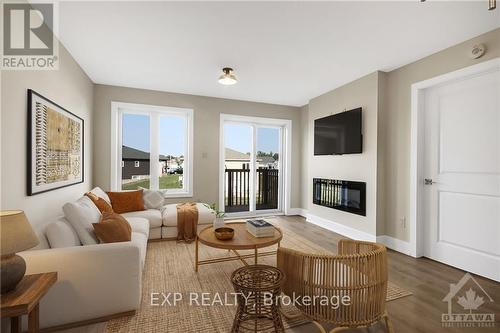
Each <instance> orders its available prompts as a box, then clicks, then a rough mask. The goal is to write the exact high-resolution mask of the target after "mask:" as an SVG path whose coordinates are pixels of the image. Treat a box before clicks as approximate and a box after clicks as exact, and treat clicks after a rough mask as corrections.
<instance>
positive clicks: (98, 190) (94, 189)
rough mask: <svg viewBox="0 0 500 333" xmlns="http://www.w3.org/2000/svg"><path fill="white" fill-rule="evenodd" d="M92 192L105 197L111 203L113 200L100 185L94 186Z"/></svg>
mask: <svg viewBox="0 0 500 333" xmlns="http://www.w3.org/2000/svg"><path fill="white" fill-rule="evenodd" d="M90 192H92V193H94V194H95V195H97V196H98V197H99V198H103V199H104V200H106V202H107V203H109V204H110V205H111V200H110V199H109V197H108V195H107V194H106V192H104V191H103V190H102V189H101V188H100V187H94V188H93V189H92V190H91V191H90Z"/></svg>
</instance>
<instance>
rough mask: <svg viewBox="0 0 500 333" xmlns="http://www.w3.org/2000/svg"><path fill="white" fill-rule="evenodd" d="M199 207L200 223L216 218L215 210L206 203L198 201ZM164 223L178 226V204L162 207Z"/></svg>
mask: <svg viewBox="0 0 500 333" xmlns="http://www.w3.org/2000/svg"><path fill="white" fill-rule="evenodd" d="M196 208H198V224H211V223H213V222H214V220H215V212H214V211H213V210H212V209H210V208H208V207H207V206H205V204H202V203H197V204H196ZM162 214H163V225H164V226H167V227H177V204H169V205H165V206H163V208H162Z"/></svg>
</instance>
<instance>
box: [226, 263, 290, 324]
mask: <svg viewBox="0 0 500 333" xmlns="http://www.w3.org/2000/svg"><path fill="white" fill-rule="evenodd" d="M284 279H285V275H284V274H283V272H281V271H280V270H279V269H278V268H276V267H272V266H267V265H252V266H244V267H241V268H239V269H237V270H236V271H234V272H233V274H232V276H231V282H232V283H233V286H234V290H235V291H236V294H237V302H238V307H237V310H236V315H235V317H234V322H233V328H232V330H231V332H233V333H237V332H238V333H240V332H285V329H284V328H283V322H282V321H281V316H280V312H279V302H278V297H277V296H279V295H280V294H281V284H282V283H283V280H284Z"/></svg>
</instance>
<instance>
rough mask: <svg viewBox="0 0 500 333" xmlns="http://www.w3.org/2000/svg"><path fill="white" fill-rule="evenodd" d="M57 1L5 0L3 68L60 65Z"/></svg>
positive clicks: (33, 68)
mask: <svg viewBox="0 0 500 333" xmlns="http://www.w3.org/2000/svg"><path fill="white" fill-rule="evenodd" d="M55 9H57V8H56V3H38V2H33V3H15V2H12V3H8V2H7V3H6V2H2V15H1V16H2V21H3V24H2V25H1V27H2V37H3V38H2V39H3V42H2V43H1V44H2V55H1V57H2V59H1V63H0V67H1V69H2V70H55V69H58V68H59V56H58V55H59V47H58V46H59V43H58V42H57V39H56V37H55V36H56V32H57V31H56V27H57V24H55V23H56V21H55V17H56V15H55Z"/></svg>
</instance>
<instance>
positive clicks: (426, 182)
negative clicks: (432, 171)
mask: <svg viewBox="0 0 500 333" xmlns="http://www.w3.org/2000/svg"><path fill="white" fill-rule="evenodd" d="M433 184H438V182H435V181H433V180H432V179H431V178H425V179H424V185H433Z"/></svg>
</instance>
